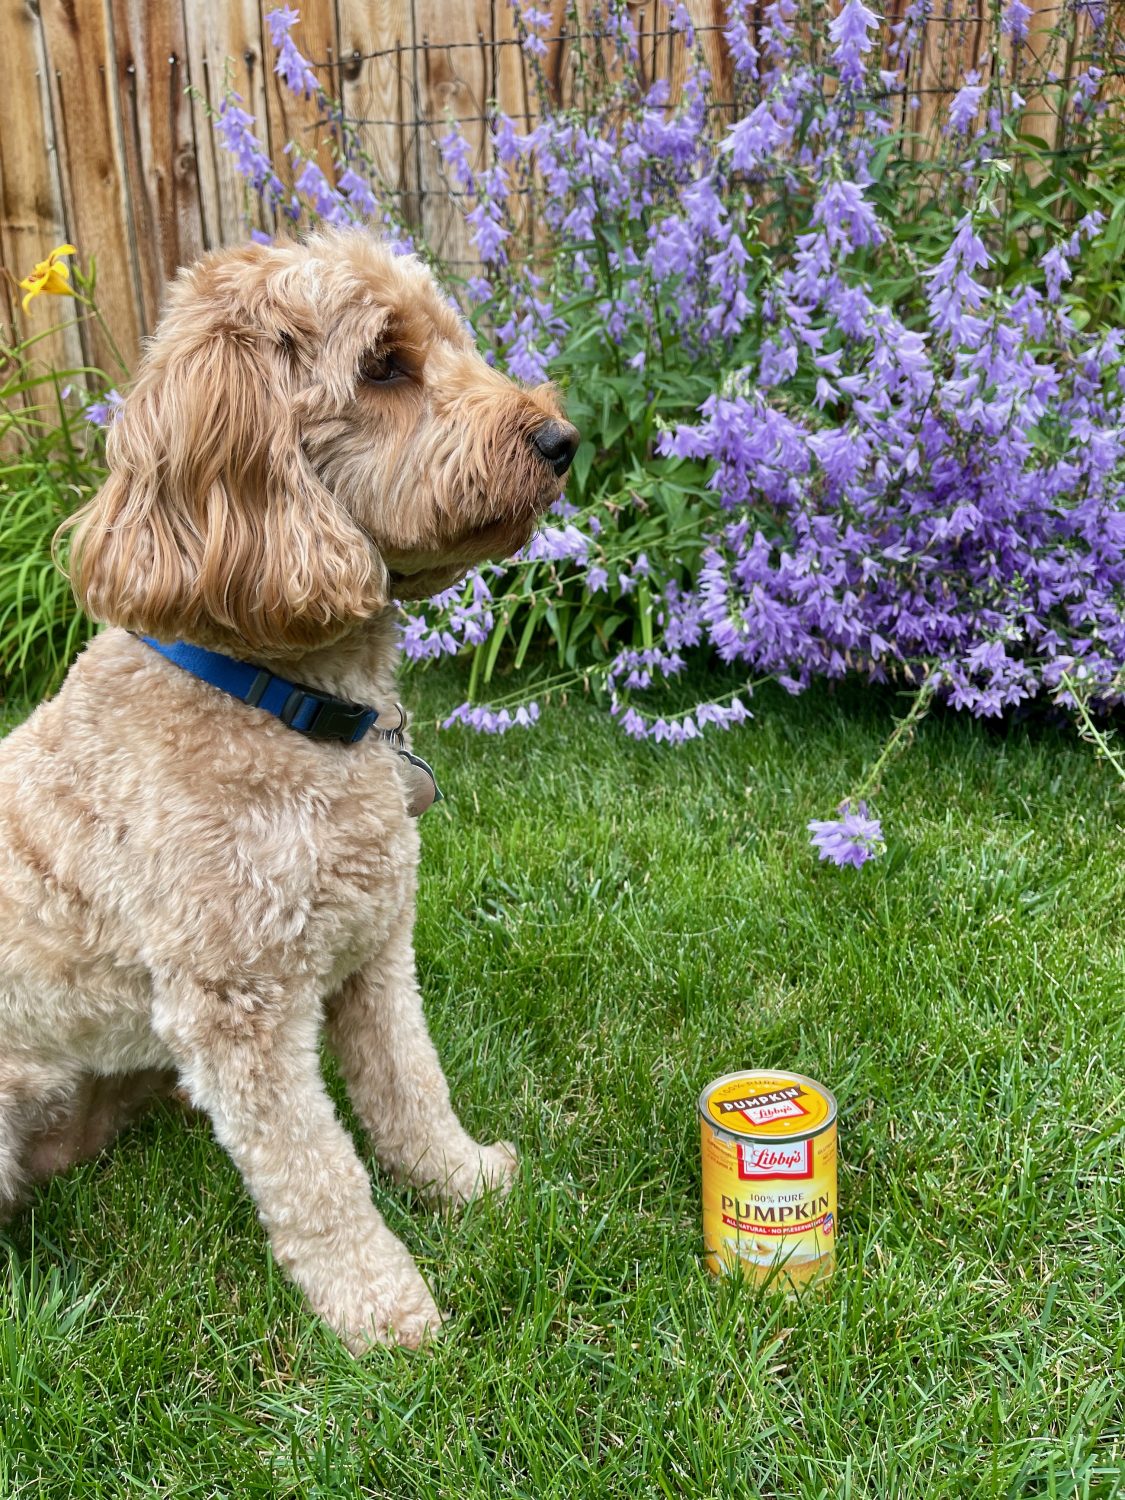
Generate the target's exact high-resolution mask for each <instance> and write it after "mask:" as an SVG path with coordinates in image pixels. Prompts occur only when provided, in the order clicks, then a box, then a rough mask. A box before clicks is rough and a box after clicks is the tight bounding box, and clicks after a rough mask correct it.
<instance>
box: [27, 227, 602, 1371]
mask: <svg viewBox="0 0 1125 1500" xmlns="http://www.w3.org/2000/svg"><path fill="white" fill-rule="evenodd" d="M386 371H390V372H391V374H390V377H389V378H383V374H384V373H385V372H386ZM372 372H374V373H372ZM550 422H554V423H556V424H561V428H562V430H564V431H567V432H568V433H569V434H570V435H571V436H574V434H573V429H567V428H566V424H565V423H562V419H561V413H560V410H559V406H558V402H557V399H556V397H555V395H554V393H553V392H552V391H551V390H550V389H549V388H547V387H543V388H539V389H536V390H524V389H521V388H519V387H517V386H516V385H514V384H513V383H512V382H511V381H509V380H507V379H506V378H504V377H503V376H501V375H499V374H498V373H497V372H495V371H494V370H492V369H490V368H489V367H488V366H487V365H486V364H485V363H484V361H483V360H482V359H481V358H480V357H479V355H478V354H477V353H476V351H475V349H474V347H473V343H472V340H471V338H470V336H469V334H468V332H467V331H466V329H465V327H464V324H463V323H462V320H461V319H460V317H459V316H458V314H457V313H456V312H455V311H454V310H453V308H452V307H451V306H450V305H449V304H448V303H447V302H446V301H445V299H444V298H443V296H442V294H441V293H440V291H439V290H438V288H437V287H436V285H435V284H434V282H433V280H432V279H431V277H430V276H429V274H428V272H427V271H426V270H425V269H424V268H423V267H422V266H421V265H420V264H419V263H418V262H417V261H416V260H414V259H413V258H409V257H396V256H394V255H392V254H391V253H390V252H389V251H388V250H387V249H386V248H385V247H384V246H382V245H381V244H380V243H379V242H378V241H376V240H373V239H371V238H369V237H368V236H366V235H363V234H361V233H359V232H349V233H333V234H325V235H321V236H318V237H316V238H314V239H313V240H311V241H310V242H309V243H308V244H306V245H304V246H295V245H294V246H286V247H276V248H274V247H271V248H263V247H259V246H247V247H243V248H240V249H237V250H229V251H223V252H218V253H216V254H214V255H211V256H209V257H206V258H205V259H204V260H202V261H201V262H199V263H198V264H197V265H196V266H194V267H192V268H190V269H188V270H185V271H184V272H182V273H181V274H180V276H179V278H178V279H177V281H176V282H175V284H174V285H173V287H172V288H171V290H170V294H169V300H168V306H167V311H166V313H165V316H164V318H163V319H162V321H161V324H160V327H159V328H158V330H157V332H156V335H155V337H154V339H153V340H152V343H151V346H150V348H149V349H148V351H147V353H146V355H145V358H144V360H143V362H142V366H141V369H140V371H139V374H138V378H137V381H136V385H135V387H134V389H133V391H132V392H131V393H130V395H129V397H128V399H127V401H126V404H125V408H124V411H123V413H122V415H121V416H120V418H119V419H118V421H117V422H116V423H115V424H114V427H113V429H112V431H111V433H110V437H109V445H108V455H109V465H110V473H109V477H108V479H107V481H106V483H105V485H104V486H103V488H102V490H101V491H100V493H99V494H98V495H97V496H96V497H95V498H94V499H93V501H92V502H91V503H90V504H89V505H88V506H87V507H86V508H85V509H84V510H83V511H82V512H80V513H79V515H78V516H77V517H76V519H75V522H74V531H73V537H72V544H71V552H70V567H71V576H72V579H73V582H74V587H75V590H76V592H77V594H78V596H79V598H80V600H81V601H82V602H83V603H84V605H85V607H86V608H87V609H88V610H89V611H90V613H91V614H92V615H94V616H95V617H96V618H97V619H99V620H101V621H103V622H105V623H107V624H108V625H110V626H111V627H112V628H110V629H108V630H107V631H105V632H104V633H103V634H101V635H99V636H98V637H96V638H95V639H94V640H93V641H92V642H91V644H90V645H89V646H88V647H87V649H86V650H85V652H84V653H83V654H82V656H81V657H80V658H79V660H78V661H77V662H76V663H75V665H74V666H73V668H72V669H71V671H70V674H69V675H68V677H67V679H66V682H65V683H64V685H63V687H62V689H61V690H60V692H59V693H58V695H57V696H56V697H55V698H54V699H52V700H50V701H49V702H46V703H44V704H42V705H41V706H40V707H39V708H38V709H37V710H36V711H35V713H34V714H33V715H32V716H31V718H30V719H29V720H28V721H27V722H26V723H25V724H24V725H22V726H21V727H20V728H19V729H17V730H15V731H14V732H13V733H12V734H11V735H10V736H9V737H8V738H7V740H6V741H4V743H3V745H2V746H0V1027H2V1032H0V1034H2V1036H3V1047H2V1049H0V1206H2V1205H4V1204H7V1205H8V1206H9V1207H10V1206H12V1205H14V1204H15V1203H16V1202H17V1201H18V1200H19V1198H20V1197H21V1195H22V1194H23V1193H24V1192H25V1191H26V1190H27V1187H28V1185H29V1184H30V1183H31V1182H33V1181H34V1180H35V1178H36V1177H39V1176H42V1175H44V1174H46V1173H48V1172H51V1171H57V1170H60V1169H63V1168H65V1167H66V1166H68V1165H69V1164H70V1163H71V1162H73V1161H76V1160H78V1159H80V1158H81V1157H83V1156H87V1155H89V1154H91V1153H92V1152H94V1151H96V1150H98V1149H99V1148H100V1147H101V1146H102V1145H103V1144H104V1143H105V1142H106V1141H107V1140H109V1139H110V1138H111V1137H112V1136H113V1135H114V1133H115V1132H116V1131H117V1130H118V1129H119V1128H120V1126H121V1125H122V1124H123V1123H124V1122H125V1121H126V1120H127V1119H128V1118H130V1117H131V1116H132V1114H133V1113H135V1111H136V1110H137V1109H138V1108H139V1107H140V1106H141V1105H142V1103H143V1102H144V1100H145V1099H147V1098H149V1097H151V1096H152V1094H153V1093H155V1092H161V1091H166V1090H168V1089H169V1088H171V1087H173V1086H175V1085H176V1084H177V1083H178V1084H179V1085H180V1086H181V1087H183V1088H184V1089H186V1091H187V1093H188V1094H189V1096H190V1098H191V1100H192V1102H193V1103H194V1104H195V1105H196V1106H198V1107H199V1108H200V1109H203V1110H206V1111H207V1113H208V1114H209V1115H210V1118H211V1120H212V1122H213V1125H214V1129H215V1134H216V1136H217V1137H218V1139H219V1141H220V1142H221V1143H222V1144H223V1146H224V1147H225V1148H226V1149H227V1150H228V1151H229V1152H230V1154H231V1156H232V1157H233V1159H234V1161H235V1162H236V1164H237V1166H238V1168H239V1170H240V1171H241V1173H242V1175H243V1178H244V1180H245V1182H246V1185H247V1187H248V1189H249V1191H250V1192H251V1194H252V1195H253V1197H254V1199H255V1201H256V1203H257V1205H258V1209H259V1212H260V1216H261V1218H262V1221H263V1223H264V1224H265V1226H266V1229H267V1231H268V1233H269V1235H270V1238H271V1242H272V1246H273V1250H274V1253H275V1255H276V1257H277V1259H278V1260H279V1261H280V1263H281V1264H282V1265H284V1266H285V1267H286V1268H287V1270H288V1271H289V1272H290V1274H291V1275H292V1277H293V1278H294V1280H295V1281H296V1282H297V1284H298V1285H299V1286H300V1287H301V1288H302V1289H303V1291H304V1292H305V1295H306V1296H307V1298H308V1300H309V1302H310V1303H311V1305H312V1306H313V1308H314V1309H315V1310H316V1311H317V1312H318V1313H320V1315H321V1316H322V1317H324V1318H325V1319H327V1321H328V1322H329V1323H330V1324H331V1326H332V1327H333V1328H334V1329H336V1331H337V1332H338V1333H339V1334H340V1336H341V1337H342V1338H343V1339H344V1340H345V1342H346V1343H347V1344H348V1346H349V1347H350V1348H351V1349H353V1350H354V1351H356V1352H359V1351H360V1350H362V1349H363V1348H365V1347H366V1346H367V1345H368V1344H370V1343H371V1342H372V1341H375V1340H397V1341H399V1342H401V1343H405V1344H409V1345H415V1344H417V1343H419V1342H420V1341H421V1340H422V1339H423V1338H424V1337H425V1336H426V1335H427V1334H429V1333H431V1332H433V1331H434V1330H436V1328H437V1327H438V1325H439V1323H440V1315H439V1313H438V1310H437V1308H436V1306H435V1304H434V1301H433V1298H432V1296H431V1294H430V1292H429V1290H428V1288H427V1286H426V1284H425V1282H424V1281H423V1280H422V1278H421V1276H420V1274H419V1272H418V1270H417V1268H416V1267H415V1265H414V1263H413V1261H412V1260H411V1258H410V1255H409V1253H408V1252H407V1251H406V1249H405V1248H404V1246H403V1245H402V1244H401V1243H400V1242H399V1241H398V1240H396V1239H395V1238H394V1236H393V1235H392V1234H391V1233H390V1231H389V1230H388V1229H387V1227H386V1225H385V1224H384V1223H383V1221H382V1219H381V1217H380V1215H379V1214H378V1212H377V1211H376V1209H375V1207H374V1205H373V1203H372V1201H371V1193H370V1184H369V1182H368V1178H367V1175H366V1172H365V1171H364V1169H363V1167H362V1165H361V1163H360V1160H359V1158H358V1156H357V1154H356V1150H355V1147H354V1144H353V1142H352V1140H351V1138H350V1137H349V1135H348V1134H347V1133H346V1132H345V1130H344V1129H343V1127H342V1125H341V1124H340V1122H339V1120H338V1119H337V1117H336V1114H335V1111H334V1110H333V1107H332V1105H331V1102H330V1100H329V1098H328V1095H327V1093H326V1091H325V1089H324V1085H323V1082H322V1079H321V1075H320V1070H319V1064H318V1048H319V1041H320V1036H321V1032H322V1029H324V1030H326V1033H327V1037H328V1041H329V1044H330V1045H331V1047H332V1048H333V1050H334V1052H335V1054H336V1056H337V1058H338V1060H339V1063H340V1067H341V1070H342V1072H343V1075H344V1078H345V1080H346V1082H347V1085H348V1089H349V1091H350V1094H351V1098H352V1100H353V1102H354V1104H355V1107H356V1110H357V1113H358V1115H359V1117H360V1119H361V1121H362V1122H363V1125H364V1127H365V1129H366V1131H367V1133H368V1136H369V1138H370V1141H371V1144H372V1146H373V1149H374V1151H375V1154H376V1156H377V1158H378V1160H379V1162H380V1163H381V1165H382V1166H383V1167H384V1168H385V1169H386V1170H387V1171H389V1172H390V1173H392V1174H393V1175H394V1176H395V1177H396V1178H397V1179H399V1180H403V1181H408V1182H411V1183H414V1184H416V1185H418V1186H420V1187H423V1188H426V1189H428V1190H430V1191H432V1192H433V1193H435V1194H436V1195H438V1196H440V1197H443V1198H445V1199H451V1200H454V1201H461V1200H464V1199H466V1198H467V1197H469V1196H470V1195H472V1194H473V1193H475V1192H476V1191H478V1190H479V1189H480V1188H481V1187H483V1186H489V1185H491V1186H496V1187H505V1186H506V1185H507V1184H508V1182H509V1181H510V1178H511V1175H512V1173H513V1171H514V1168H515V1153H514V1151H513V1150H512V1148H511V1147H510V1146H508V1145H507V1144H505V1143H499V1144H496V1145H491V1146H482V1145H479V1144H478V1143H477V1142H475V1141H474V1140H472V1139H471V1138H470V1137H469V1136H468V1135H467V1134H466V1132H465V1131H464V1130H463V1129H462V1127H461V1125H460V1123H459V1121H458V1120H457V1117H456V1115H455V1114H454V1112H453V1109H452V1106H451V1104H450V1100H449V1090H448V1087H447V1085H446V1081H445V1078H444V1076H443V1074H442V1071H441V1067H440V1064H439V1061H438V1058H437V1055H436V1052H435V1050H434V1047H433V1044H432V1042H431V1041H430V1038H429V1035H428V1032H427V1029H426V1023H425V1019H424V1015H423V1011H422V1005H421V1000H420V997H419V993H418V987H417V984H416V980H415V966H414V955H413V948H412V926H413V914H414V894H415V880H416V867H417V861H418V833H417V825H416V823H415V822H414V820H413V819H412V818H411V817H410V816H409V813H408V810H407V801H408V795H409V789H408V788H407V787H406V785H405V783H404V780H403V777H404V775H405V772H404V771H403V769H402V762H401V760H400V759H399V757H398V756H397V755H396V754H395V753H394V750H393V749H392V748H391V747H389V746H388V745H387V744H385V743H384V742H382V741H381V740H379V739H376V738H374V737H370V736H369V737H368V738H367V739H365V740H363V741H362V742H360V743H359V744H357V745H342V744H336V743H324V742H313V741H310V740H308V739H306V738H305V737H303V736H302V735H299V734H296V733H294V732H292V731H291V730H289V729H286V728H285V727H284V726H283V725H282V724H280V723H279V722H278V721H277V720H276V719H274V718H272V717H270V716H269V715H268V714H266V713H264V712H262V711H261V710H258V709H253V708H249V707H246V706H245V705H243V704H240V703H237V702H236V701H235V700H233V699H231V698H229V697H228V696H227V695H225V694H224V693H222V692H220V691H219V690H218V689H215V688H212V687H210V686H209V685H207V684H206V683H203V682H201V681H199V680H198V679H196V678H194V677H192V676H190V675H188V674H186V673H184V672H182V671H180V670H179V669H178V668H176V667H175V666H173V665H171V664H170V663H169V662H167V661H166V660H164V659H163V658H162V657H160V656H158V655H157V654H156V653H155V652H153V651H151V650H150V649H149V648H148V647H147V646H145V645H144V644H143V643H142V642H140V641H138V640H137V639H136V637H135V636H134V635H133V634H130V632H145V633H148V634H152V635H155V636H156V637H158V638H160V639H163V640H171V639H186V640H190V641H194V642H196V643H198V644H201V645H205V646H210V647H212V648H215V649H219V650H223V651H227V652H229V653H231V654H233V655H237V656H240V657H242V658H243V659H246V660H250V661H254V662H256V663H259V664H261V665H265V666H269V667H270V668H271V669H272V670H274V671H277V672H279V673H281V674H283V675H286V676H289V677H291V678H293V679H294V680H297V681H300V682H303V683H306V684H308V685H310V686H313V687H318V688H320V689H322V690H325V691H328V692H332V693H335V694H338V695H340V696H342V697H345V698H349V699H352V700H355V701H360V702H366V703H371V704H374V705H375V706H376V707H389V706H390V705H391V704H392V703H393V702H394V701H395V697H396V693H395V686H394V660H395V654H396V651H395V644H394V603H393V601H394V599H395V598H396V597H418V596H420V595H424V594H427V593H430V592H433V591H434V590H435V589H437V588H440V587H443V586H445V585H447V584H448V583H450V582H452V581H453V580H455V579H456V578H457V577H458V576H460V575H461V574H462V573H463V572H464V571H465V569H466V568H468V567H469V566H471V565H472V564H474V563H476V562H479V561H482V560H483V559H484V558H486V557H490V556H502V555H505V554H507V553H509V552H510V551H512V550H513V549H514V548H516V547H518V546H519V545H521V544H522V543H523V542H524V541H525V540H526V539H527V537H528V536H529V535H530V533H531V530H532V528H533V526H534V524H535V521H536V518H537V517H538V515H539V514H541V512H542V511H543V509H544V508H545V507H546V506H547V505H548V504H549V503H550V502H551V500H552V499H553V498H554V497H555V496H556V495H557V493H558V489H559V481H558V478H557V477H556V475H555V473H554V472H553V470H552V468H551V465H550V464H549V463H548V462H546V461H545V459H544V457H543V455H542V454H541V453H540V451H539V450H538V449H537V448H536V447H535V444H534V438H535V435H536V433H538V432H541V431H543V430H544V427H545V424H547V423H550Z"/></svg>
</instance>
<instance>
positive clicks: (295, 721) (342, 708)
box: [278, 688, 378, 744]
mask: <svg viewBox="0 0 1125 1500" xmlns="http://www.w3.org/2000/svg"><path fill="white" fill-rule="evenodd" d="M278 718H279V719H280V720H281V722H282V723H283V724H284V725H285V726H286V728H288V729H296V730H299V731H300V733H301V734H303V735H307V736H308V738H309V739H310V740H343V741H344V743H345V744H354V743H355V742H356V740H361V739H362V738H363V736H364V735H365V734H366V733H367V731H368V730H369V729H370V728H371V726H372V724H374V722H375V720H376V719H377V718H378V715H377V713H376V712H375V710H374V709H373V708H364V707H362V705H360V704H358V703H344V702H343V701H342V700H341V699H339V698H332V697H330V696H329V695H328V694H326V693H317V692H314V691H312V690H310V689H309V688H294V689H293V691H292V692H291V693H290V694H289V697H288V698H287V699H286V701H285V704H284V705H283V707H282V709H281V712H280V713H279V714H278Z"/></svg>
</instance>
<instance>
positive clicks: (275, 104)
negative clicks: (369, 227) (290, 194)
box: [260, 0, 338, 228]
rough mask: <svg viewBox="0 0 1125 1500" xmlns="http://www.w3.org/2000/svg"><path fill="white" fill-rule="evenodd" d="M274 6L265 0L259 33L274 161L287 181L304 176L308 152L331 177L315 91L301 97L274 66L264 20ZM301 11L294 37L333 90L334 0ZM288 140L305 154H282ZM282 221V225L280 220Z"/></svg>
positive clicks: (314, 1) (313, 2)
mask: <svg viewBox="0 0 1125 1500" xmlns="http://www.w3.org/2000/svg"><path fill="white" fill-rule="evenodd" d="M273 9H275V4H274V0H261V6H260V11H261V38H262V48H263V55H264V57H265V59H266V69H265V85H266V110H267V117H268V122H269V138H270V142H271V145H272V148H273V158H274V164H275V165H276V167H277V170H278V175H279V176H280V177H281V180H282V181H283V182H284V183H285V184H286V185H289V184H290V183H291V182H293V180H294V179H295V178H296V177H298V176H300V172H301V166H302V159H303V158H306V157H307V158H310V159H311V160H313V161H315V162H316V163H317V164H318V165H319V167H320V169H321V171H322V172H323V173H324V174H325V176H326V177H327V178H328V179H329V181H331V180H332V176H333V163H332V151H331V147H330V139H329V135H328V132H327V131H326V130H325V129H324V128H323V125H322V111H321V108H320V104H319V102H318V100H317V98H316V96H315V95H314V96H313V97H312V98H311V99H299V98H297V96H296V95H295V94H293V93H291V92H290V90H289V89H288V88H287V87H286V85H285V83H284V81H283V80H282V79H281V78H279V77H278V75H277V74H276V73H275V72H274V60H275V58H276V53H275V51H274V49H273V47H272V46H271V44H270V34H269V28H268V26H267V24H266V16H267V14H268V12H269V11H271V10H273ZM300 12H301V19H300V23H299V24H298V26H297V27H296V28H295V29H294V39H295V40H296V42H297V43H298V45H299V47H300V50H301V51H302V52H303V53H304V55H305V56H306V57H307V58H309V59H310V60H311V61H313V62H315V63H317V64H319V65H320V79H321V82H322V83H323V84H324V86H325V88H326V89H327V91H328V92H329V93H331V92H332V91H333V90H334V88H335V85H336V67H335V64H336V54H337V50H338V49H337V45H336V15H335V6H334V4H333V0H302V4H301V6H300ZM290 141H292V142H293V143H294V145H296V146H297V147H298V149H299V151H300V153H301V159H298V160H296V161H294V160H293V159H291V158H289V157H282V156H281V154H280V153H281V148H282V147H283V146H285V145H287V144H288V143H289V142H290ZM280 227H284V226H283V225H279V228H280Z"/></svg>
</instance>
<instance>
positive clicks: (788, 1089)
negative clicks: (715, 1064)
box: [699, 1068, 836, 1141]
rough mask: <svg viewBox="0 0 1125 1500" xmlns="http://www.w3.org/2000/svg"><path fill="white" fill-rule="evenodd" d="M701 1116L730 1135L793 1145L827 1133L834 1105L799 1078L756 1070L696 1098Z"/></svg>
mask: <svg viewBox="0 0 1125 1500" xmlns="http://www.w3.org/2000/svg"><path fill="white" fill-rule="evenodd" d="M699 1113H700V1114H701V1115H702V1116H703V1118H704V1119H705V1120H706V1121H707V1123H708V1124H709V1125H714V1126H716V1127H717V1128H718V1129H719V1130H725V1131H728V1132H730V1133H731V1134H732V1135H740V1136H757V1137H764V1138H765V1139H766V1140H771V1141H792V1140H802V1139H804V1137H806V1136H810V1135H818V1134H819V1133H820V1131H822V1130H826V1129H827V1128H828V1126H829V1125H831V1124H832V1122H833V1120H835V1118H836V1100H835V1098H834V1097H833V1095H832V1094H831V1093H830V1092H829V1091H828V1089H826V1088H825V1087H824V1086H823V1085H822V1084H819V1083H814V1082H813V1080H812V1079H811V1078H806V1077H805V1076H804V1074H803V1073H785V1072H782V1071H781V1070H780V1069H777V1068H754V1069H749V1070H747V1071H746V1072H742V1073H724V1075H723V1076H722V1078H716V1079H715V1080H714V1082H713V1083H709V1084H708V1085H707V1087H706V1088H705V1089H704V1090H703V1092H702V1094H700V1096H699Z"/></svg>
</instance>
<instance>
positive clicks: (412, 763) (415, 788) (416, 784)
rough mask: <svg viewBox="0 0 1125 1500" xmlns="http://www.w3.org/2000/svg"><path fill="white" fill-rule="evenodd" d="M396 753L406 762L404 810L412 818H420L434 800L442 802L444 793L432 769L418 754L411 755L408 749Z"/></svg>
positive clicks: (404, 769)
mask: <svg viewBox="0 0 1125 1500" xmlns="http://www.w3.org/2000/svg"><path fill="white" fill-rule="evenodd" d="M398 753H399V755H400V756H401V758H402V759H403V760H404V761H405V762H406V764H405V765H404V767H403V774H404V779H405V781H406V786H407V796H406V810H407V812H408V813H409V814H410V816H411V817H412V818H420V817H421V816H422V814H423V813H424V812H425V811H426V809H427V808H429V807H432V806H433V805H434V803H435V802H444V801H445V795H444V793H443V792H442V790H441V788H440V787H439V786H438V784H437V777H436V776H435V775H434V773H433V770H432V769H431V767H430V766H429V764H428V763H427V762H426V761H424V760H423V759H422V757H421V756H420V755H412V754H411V752H410V751H409V750H400V751H399V752H398Z"/></svg>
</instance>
